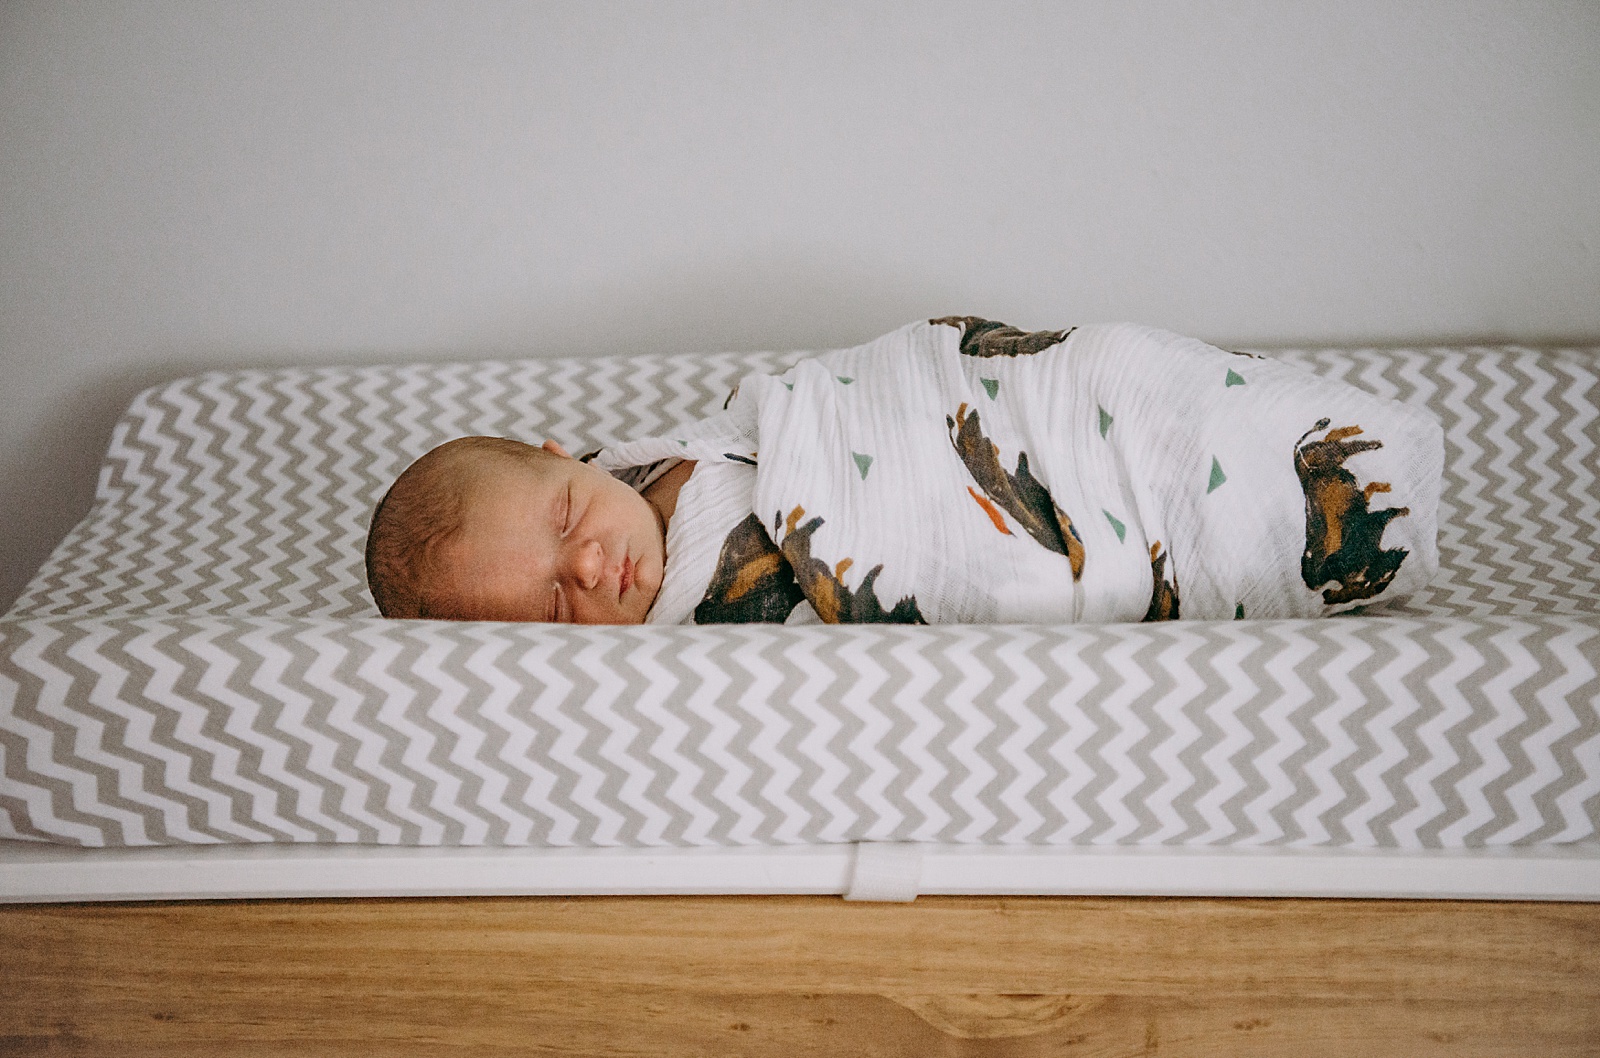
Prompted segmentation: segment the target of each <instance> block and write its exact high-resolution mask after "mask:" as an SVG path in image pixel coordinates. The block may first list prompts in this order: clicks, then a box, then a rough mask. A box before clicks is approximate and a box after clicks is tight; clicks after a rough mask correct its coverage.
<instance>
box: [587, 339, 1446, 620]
mask: <svg viewBox="0 0 1600 1058" xmlns="http://www.w3.org/2000/svg"><path fill="white" fill-rule="evenodd" d="M669 455H676V456H679V457H681V458H693V459H709V460H721V461H730V462H736V463H739V464H741V465H746V466H750V467H753V468H754V474H753V477H752V478H751V479H750V480H751V499H750V514H749V516H748V517H746V518H744V519H743V520H742V521H740V522H738V524H737V525H735V526H734V527H733V528H732V529H731V530H730V531H729V532H728V533H727V534H726V536H725V537H724V539H722V540H721V541H720V543H719V544H718V550H719V555H718V559H717V562H716V565H715V572H714V573H713V575H712V576H711V579H710V583H709V584H707V586H706V591H705V594H704V597H703V599H702V601H701V603H700V605H699V606H698V607H697V608H696V611H695V615H694V619H695V620H697V621H701V622H709V621H741V620H757V621H760V620H765V621H773V620H778V621H781V620H785V619H786V618H787V617H788V615H789V614H790V613H791V611H793V610H794V608H795V607H796V606H797V605H799V603H800V601H801V600H802V599H804V600H805V601H807V602H809V604H810V605H811V607H812V608H814V609H815V611H816V614H817V615H818V616H820V618H821V619H822V620H824V621H827V622H830V623H834V622H884V621H887V622H912V623H956V622H972V623H1034V622H1037V623H1052V624H1053V623H1071V622H1116V621H1139V620H1167V619H1177V618H1185V619H1199V620H1227V619H1234V618H1241V617H1249V618H1293V617H1315V616H1321V615H1324V614H1331V613H1335V612H1338V611H1341V610H1345V609H1350V608H1352V607H1358V606H1363V605H1368V604H1372V603H1374V602H1379V601H1384V600H1389V599H1394V598H1398V597H1401V596H1403V595H1405V594H1408V593H1410V592H1411V591H1414V590H1416V589H1417V588H1419V587H1421V586H1422V585H1423V584H1425V583H1426V582H1427V581H1428V579H1429V578H1430V577H1431V576H1432V575H1433V573H1434V572H1435V570H1436V568H1437V561H1438V559H1437V553H1436V549H1435V533H1436V525H1435V519H1436V510H1437V503H1438V492H1439V479H1440V474H1441V470H1442V462H1443V440H1442V433H1441V430H1440V428H1439V426H1438V424H1437V423H1436V422H1435V421H1434V420H1433V418H1432V417H1431V416H1430V415H1429V414H1428V413H1427V412H1426V411H1424V410H1422V409H1419V408H1415V407H1411V406H1407V405H1403V404H1399V403H1396V402H1393V401H1388V400H1384V399H1381V398H1378V397H1375V396H1373V395H1371V394H1368V393H1366V392H1364V391H1362V390H1358V389H1356V388H1354V387H1351V386H1348V385H1346V384H1344V383H1340V382H1336V381H1333V380H1328V379H1324V378H1320V377H1318V376H1315V375H1312V374H1309V373H1307V372H1304V371H1302V370H1299V369H1297V368H1293V367H1290V366H1288V365H1284V364H1280V363H1277V362H1275V361H1273V360H1271V359H1267V358H1261V357H1254V356H1249V355H1245V354H1239V353H1229V352H1225V351H1223V350H1221V349H1217V348H1214V347H1212V346H1209V345H1206V344H1204V343H1202V342H1199V341H1196V340H1194V339H1190V338H1184V337H1181V336H1179V335H1175V334H1171V333H1168V332H1165V331H1160V330H1156V329H1153V328H1149V327H1140V326H1133V325H1128V324H1115V325H1104V326H1090V327H1078V328H1070V329H1067V330H1063V331H1044V332H1032V333H1027V332H1022V331H1019V330H1016V329H1015V328H1011V327H1007V326H1005V325H1003V324H998V323H993V322H990V321H986V320H980V319H976V318H972V317H949V318H944V319H937V320H930V321H927V322H919V323H916V324H912V325H910V326H907V327H903V328H901V329H900V330H897V331H895V332H893V333H891V334H888V335H885V336H884V337H882V338H880V339H878V340H877V341H874V342H870V343H868V344H866V345H862V346H858V347H855V348H852V349H845V350H838V351H835V352H831V353H826V354H823V355H821V356H818V357H815V358H813V359H809V360H805V361H802V362H800V363H799V364H797V365H795V366H794V367H793V368H791V369H790V370H789V371H787V372H785V373H784V374H782V375H778V376H764V375H758V376H751V377H748V378H746V379H744V380H743V381H742V382H741V383H740V386H739V388H738V390H737V391H736V394H735V396H734V397H733V398H732V399H731V400H730V403H729V405H728V408H727V410H726V411H725V412H724V413H723V414H721V415H719V416H716V417H713V418H712V419H709V420H706V421H704V422H701V423H698V424H694V425H693V426H690V427H686V428H685V429H684V430H683V431H682V432H681V433H680V434H678V435H675V436H673V437H669V438H655V439H651V440H649V441H643V442H634V443H631V444H624V445H619V446H616V447H615V448H612V449H608V450H606V451H604V452H602V453H601V456H600V457H599V462H600V464H601V465H602V466H607V467H611V468H616V467H622V466H627V465H630V464H636V463H642V462H647V461H651V460H654V459H659V458H663V457H665V456H669ZM670 561H671V556H670V555H669V563H670Z"/></svg>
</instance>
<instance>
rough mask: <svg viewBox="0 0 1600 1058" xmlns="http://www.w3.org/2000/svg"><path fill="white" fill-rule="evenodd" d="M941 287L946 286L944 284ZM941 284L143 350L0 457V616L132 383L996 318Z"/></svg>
mask: <svg viewBox="0 0 1600 1058" xmlns="http://www.w3.org/2000/svg"><path fill="white" fill-rule="evenodd" d="M942 287H943V288H942ZM970 301H971V299H970V297H965V298H964V297H963V295H962V294H961V293H960V292H959V291H956V290H954V289H951V288H948V287H947V286H945V285H944V284H941V283H939V282H938V281H934V280H929V281H924V282H920V283H919V282H915V281H913V280H909V279H907V278H906V277H904V276H899V277H898V278H897V279H885V278H883V277H882V275H880V274H879V273H877V272H874V271H873V270H872V269H870V268H867V267H865V266H862V265H858V266H857V267H855V268H854V269H852V268H850V267H849V266H844V267H837V268H826V267H823V266H821V265H815V264H810V263H807V262H802V261H798V260H797V261H793V262H791V263H790V264H789V265H788V266H787V267H778V266H774V265H773V264H772V263H771V262H768V263H767V265H766V267H765V268H760V267H757V266H755V265H751V266H750V267H743V266H738V265H734V266H729V267H728V268H726V269H724V270H719V271H718V272H716V273H701V274H690V273H683V274H678V275H655V276H640V277H636V278H630V279H628V280H620V279H619V280H617V281H614V282H609V283H606V284H605V285H603V286H601V287H599V288H598V289H595V290H594V291H592V292H591V293H588V294H586V295H585V296H583V297H582V298H581V299H574V300H572V301H570V302H568V303H567V304H564V305H556V306H550V305H546V306H542V307H541V306H531V307H527V308H523V307H507V308H506V309H505V311H503V312H502V313H500V314H499V316H498V318H493V319H490V320H488V321H481V320H480V321H479V323H478V325H476V326H474V327H473V328H471V329H470V330H468V331H465V332H464V333H463V336H462V338H461V340H460V341H458V342H454V343H450V344H439V345H435V346H432V347H429V348H416V347H412V348H408V349H370V348H369V349H323V350H316V351H296V352H285V351H283V350H272V349H261V348H256V349H249V348H231V349H229V348H223V349H211V348H207V349H199V348H196V349H188V350H178V351H174V350H152V351H149V352H148V353H146V355H144V356H143V357H142V360H141V362H137V363H128V362H127V361H124V362H121V363H119V364H117V365H115V366H114V368H112V369H110V370H107V371H106V372H104V373H103V374H102V375H101V376H100V377H99V378H97V379H93V380H91V381H89V382H86V383H83V384H81V385H79V386H77V387H75V388H74V389H71V390H68V391H65V392H62V393H59V394H57V395H56V396H55V398H54V400H53V401H52V402H51V406H50V407H49V408H48V409H41V410H39V411H38V412H37V413H36V415H35V417H34V419H35V422H36V427H35V429H34V430H33V431H32V433H31V435H30V436H29V437H28V438H27V439H26V440H25V441H24V442H23V443H22V444H21V445H20V446H18V448H17V449H16V450H13V451H11V452H7V453H5V454H4V456H3V458H0V510H4V511H6V512H8V513H7V515H6V517H5V519H4V521H3V522H0V613H3V612H4V611H5V610H8V609H9V608H10V607H11V605H12V603H13V602H15V600H16V598H17V596H18V595H20V594H21V592H22V589H23V588H24V587H25V586H26V584H27V582H28V580H29V579H30V578H31V577H32V576H33V574H34V572H35V571H36V570H37V569H38V568H39V566H40V565H41V564H42V563H43V562H44V560H45V559H46V558H47V557H48V556H49V554H50V551H51V550H52V549H53V548H54V547H55V545H56V544H57V543H58V542H59V541H60V540H61V538H62V537H63V536H64V535H66V533H67V531H68V530H69V529H71V528H72V526H73V525H74V524H76V523H77V521H78V520H79V519H81V518H82V517H83V516H84V515H85V514H87V513H88V511H89V507H90V505H91V503H92V501H93V498H94V489H95V483H96V480H97V477H98V472H99V466H100V462H101V460H102V458H103V457H104V455H105V451H106V448H107V446H108V445H109V444H110V440H111V433H112V429H113V427H114V426H115V425H116V422H117V419H118V418H119V417H120V415H121V414H122V412H123V410H124V409H126V408H127V406H128V404H129V403H131V402H132V400H133V399H134V397H136V396H137V395H138V394H139V393H140V392H141V391H143V390H145V389H147V388H149V387H151V386H155V385H159V384H161V383H164V382H168V381H171V380H173V379H175V378H181V377H183V376H186V375H191V374H196V373H199V372H202V371H214V370H231V369H238V368H250V367H291V366H321V365H331V364H380V363H394V362H406V361H410V362H416V361H429V360H484V359H507V358H518V357H557V356H579V357H596V356H606V355H612V354H621V355H637V354H643V353H684V352H708V351H710V352H721V351H744V350H772V349H778V350H783V349H826V348H835V347H839V346H848V345H855V344H857V343H860V342H864V341H867V340H869V339H871V338H875V337H877V336H878V335H879V334H882V333H884V332H886V331H889V330H892V329H893V328H895V327H897V326H899V325H901V324H903V323H906V322H909V321H910V320H913V319H917V318H920V317H930V316H937V315H941V314H948V313H950V312H953V311H955V309H956V308H960V309H961V311H963V312H972V313H983V312H991V313H997V314H999V313H1002V312H1003V311H1004V310H1005V308H1006V306H990V305H972V304H970Z"/></svg>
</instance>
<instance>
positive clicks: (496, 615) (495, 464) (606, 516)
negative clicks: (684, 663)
mask: <svg viewBox="0 0 1600 1058" xmlns="http://www.w3.org/2000/svg"><path fill="white" fill-rule="evenodd" d="M665 564H666V528H665V524H664V522H663V521H662V518H661V516H660V515H659V513H658V512H657V511H656V509H655V507H653V506H651V504H650V503H649V502H648V501H647V500H645V498H644V497H642V496H640V495H639V494H638V493H637V492H635V491H634V490H633V489H632V488H630V487H629V486H628V485H626V484H624V483H623V482H621V481H618V480H617V479H616V478H614V477H612V476H611V475H610V474H608V473H606V472H605V471H603V470H600V469H598V468H596V467H592V466H589V465H588V464H587V463H583V462H580V461H578V460H576V459H573V458H572V457H571V456H570V455H568V454H567V452H566V450H565V449H563V448H562V447H561V446H560V445H558V444H556V443H555V442H554V441H546V442H545V443H544V446H543V447H541V448H535V447H534V446H533V445H529V444H523V443H522V442H521V441H511V440H507V439H505V438H502V437H462V438H458V439H457V440H454V441H450V442H448V443H446V444H442V445H440V446H439V447H438V448H435V449H434V450H433V451H431V452H429V453H428V454H427V455H425V456H423V457H422V458H421V459H418V460H417V461H416V462H415V463H412V464H411V466H409V467H407V468H406V470H405V472H404V473H402V474H401V475H400V477H399V478H397V479H396V480H395V483H394V484H393V485H392V486H390V488H389V492H388V494H387V495H386V496H384V498H383V500H382V502H380V503H379V504H378V508H377V510H376V511H374V512H373V514H372V527H371V530H370V531H369V533H368V535H367V584H368V586H369V587H370V588H371V590H372V598H373V600H374V601H375V602H376V603H377V604H378V610H379V611H380V612H381V613H382V614H383V615H384V616H385V617H423V618H434V619H446V620H463V621H561V622H571V623H575V624H638V623H640V622H641V621H643V620H644V618H645V615H646V614H647V613H649V611H650V605H651V604H652V603H653V602H655V598H656V593H657V592H659V591H660V590H661V576H662V572H663V569H664V567H665Z"/></svg>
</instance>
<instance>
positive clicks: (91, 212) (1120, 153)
mask: <svg viewBox="0 0 1600 1058" xmlns="http://www.w3.org/2000/svg"><path fill="white" fill-rule="evenodd" d="M1597 250H1600V4H1596V3H1594V2H1592V0H1571V2H1566V3H1562V2H1555V0H1505V2H1502V3H1467V2H1448V0H1439V2H1431V3H1425V2H1408V3H1394V2H1392V0H1377V2H1366V3H1351V2H1341V3H1335V4H1324V3H1314V2H1309V0H1308V2H1304V3H1286V2H1282V0H1262V2H1248V0H1215V2H1210V3H1202V2H1186V0H1173V2H1169V3H1128V2H1111V0H1083V2H1077V3H1065V2H1063V3H1039V4H998V3H939V4H920V5H919V4H913V3H906V2H892V3H870V2H862V0H855V2H840V3H789V4H779V3H770V4H754V3H750V4H734V3H692V4H691V3H684V4H670V3H639V4H623V5H615V4H609V5H608V4H595V3H582V4H580V3H575V2H574V3H545V4H534V3H509V2H508V3H494V2H479V3H451V2H443V0H441V2H436V3H409V4H402V3H394V2H383V0H365V2H352V0H340V2H328V3H291V2H281V0H261V2H259V3H250V4H247V3H242V2H240V3H180V2H171V0H152V2H141V3H123V4H92V3H63V2H52V0H23V2H15V0H12V2H4V0H0V395H3V396H0V399H3V400H4V408H5V415H4V416H0V519H3V521H0V608H3V607H4V606H6V605H9V603H10V601H11V599H12V598H13V597H14V596H15V594H16V592H17V591H18V590H19V589H20V587H21V585H22V582H23V581H24V580H25V579H26V578H27V577H28V576H29V575H30V574H31V573H32V571H33V570H34V568H36V567H37V565H38V563H39V562H40V561H42V559H43V558H44V556H45V554H46V553H47V552H48V550H49V548H50V547H51V545H52V544H53V543H54V542H55V541H56V540H57V539H58V538H59V537H60V536H61V534H62V533H64V532H65V531H66V530H67V528H68V527H69V526H70V524H71V523H72V522H73V521H74V520H75V519H76V518H78V517H79V516H81V514H82V513H83V512H84V511H85V510H86V509H87V507H88V504H89V499H90V496H91V493H92V488H93V479H94V471H95V466H96V464H97V462H98V460H99V457H100V454H101V452H102V450H103V447H104V445H105V443H106V440H107V438H108V436H109V431H110V428H111V424H112V422H113V420H114V418H115V416H116V414H117V412H118V411H119V410H120V408H121V407H122V406H123V405H124V404H125V403H126V402H127V400H128V399H129V398H130V397H131V396H132V394H133V393H134V392H135V391H137V390H138V389H140V388H142V387H144V386H145V385H148V384H151V383H154V382H158V381H163V380H165V379H168V378H172V377H175V376H177V375H180V374H185V373H188V372H190V371H193V370H196V369H201V368H207V367H213V366H242V365H254V364H283V363H323V362H330V363H331V362H357V361H378V360H396V359H413V358H457V357H483V356H491V355H508V354H510V355H530V356H547V355H554V354H570V353H577V354H583V355H598V354H602V353H610V352H632V351H642V350H674V351H676V350H690V349H705V348H719V349H721V348H755V347H761V348H772V347H784V348H789V347H816V346H827V345H843V344H852V343H855V342H858V341H863V340H866V339H867V338H870V337H873V336H875V335H876V334H878V333H880V332H882V331H885V330H888V329H890V328H892V327H895V326H897V325H899V324H901V323H903V322H906V321H908V320H910V319H914V318H917V317H923V316H929V315H943V314H947V313H975V314H981V315H988V316H991V317H995V318H999V319H1004V320H1008V321H1010V322H1013V323H1017V324H1020V325H1023V326H1028V327H1045V326H1057V325H1064V324H1067V323H1076V322H1088V321H1094V320H1110V319H1134V320H1139V321H1143V322H1148V323H1154V324H1158V325H1162V326H1166V327H1169V328H1172V329H1174V330H1180V331H1186V332H1189V333H1192V334H1196V335H1199V336H1201V337H1204V338H1207V339H1210V340H1213V341H1217V342H1222V343H1241V344H1242V343H1254V344H1275V343H1299V342H1317V343H1343V342H1367V341H1371V342H1383V343H1393V342H1410V341H1421V340H1431V339H1463V338H1489V339H1513V340H1521V341H1547V340H1562V339H1570V340H1590V341H1593V340H1595V339H1596V338H1597V336H1600V253H1597Z"/></svg>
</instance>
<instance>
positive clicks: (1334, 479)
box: [1294, 419, 1411, 606]
mask: <svg viewBox="0 0 1600 1058" xmlns="http://www.w3.org/2000/svg"><path fill="white" fill-rule="evenodd" d="M1328 423H1329V420H1328V419H1319V420H1318V421H1317V424H1316V425H1315V426H1313V427H1312V428H1311V429H1310V430H1307V431H1306V432H1305V433H1304V434H1302V435H1301V437H1300V440H1299V441H1297V442H1296V443H1295V449H1294V469H1295V473H1297V474H1298V475H1299V476H1300V487H1301V488H1302V489H1303V490H1304V491H1305V494H1306V550H1305V554H1304V555H1303V556H1301V559H1300V577H1301V579H1302V580H1304V581H1305V584H1306V587H1308V588H1310V589H1312V590H1313V591H1315V590H1317V589H1319V588H1322V586H1323V585H1325V584H1327V583H1328V582H1329V581H1337V582H1338V586H1337V587H1330V588H1327V589H1325V590H1324V591H1323V592H1322V601H1323V602H1324V603H1327V604H1328V605H1330V606H1331V605H1334V604H1336V603H1344V602H1351V601H1353V600H1355V599H1370V598H1372V597H1373V596H1375V595H1377V594H1378V593H1379V592H1381V591H1383V589H1384V588H1386V587H1388V585H1389V582H1390V581H1391V580H1393V579H1394V575H1395V573H1396V572H1398V571H1399V569H1400V563H1401V562H1403V561H1405V557H1406V556H1407V555H1408V554H1410V552H1409V551H1407V550H1406V549H1405V548H1398V547H1397V548H1391V549H1389V550H1387V551H1386V550H1384V548H1383V531H1384V528H1385V527H1386V526H1388V524H1389V522H1390V521H1392V520H1393V519H1395V518H1400V517H1403V516H1405V515H1407V514H1410V513H1411V508H1409V507H1386V508H1384V509H1382V510H1376V511H1374V510H1370V509H1369V508H1368V507H1367V504H1368V503H1369V502H1371V500H1372V497H1373V496H1374V495H1376V494H1377V493H1380V492H1388V491H1389V485H1388V484H1387V483H1386V482H1382V481H1374V482H1371V483H1369V484H1367V485H1366V486H1365V487H1362V486H1361V485H1360V484H1359V483H1357V481H1356V478H1355V475H1354V474H1352V473H1350V471H1348V470H1346V469H1345V468H1344V461H1345V460H1346V459H1349V458H1350V457H1351V456H1353V455H1355V454H1356V453H1357V452H1368V451H1371V450H1373V449H1375V448H1382V447H1383V442H1382V441H1350V440H1346V438H1350V437H1354V436H1356V435H1357V434H1360V433H1361V427H1359V426H1340V427H1338V428H1336V429H1332V430H1328ZM1318 430H1328V432H1327V434H1325V435H1324V436H1323V438H1322V440H1320V441H1308V440H1307V438H1309V437H1310V436H1311V435H1312V434H1314V433H1316V432H1317V431H1318Z"/></svg>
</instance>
